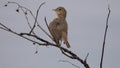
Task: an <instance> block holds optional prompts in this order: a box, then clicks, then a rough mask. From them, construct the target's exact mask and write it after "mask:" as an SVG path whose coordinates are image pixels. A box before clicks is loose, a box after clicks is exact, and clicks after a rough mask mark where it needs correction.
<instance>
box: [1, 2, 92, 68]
mask: <svg viewBox="0 0 120 68" xmlns="http://www.w3.org/2000/svg"><path fill="white" fill-rule="evenodd" d="M8 3H13V4H17V5H18V6H19V7H21V8H22V9H21V10H22V11H23V12H24V13H25V11H24V9H25V10H27V11H29V12H30V14H31V15H32V17H33V18H34V19H35V22H34V25H33V27H32V28H31V26H30V23H29V21H28V17H27V16H26V15H25V18H26V20H27V22H28V25H29V27H30V29H31V30H30V32H29V33H23V32H20V33H17V32H15V31H13V30H11V29H10V28H8V27H6V26H5V25H3V24H2V23H0V25H1V26H0V29H3V30H5V31H8V32H11V33H13V34H15V35H18V36H20V37H22V38H24V39H26V40H28V41H30V42H32V43H36V44H38V45H40V46H54V47H56V48H58V49H60V51H61V52H62V54H63V55H65V56H67V57H68V58H70V59H75V60H77V61H79V62H80V63H81V64H83V65H84V67H85V68H90V67H89V65H88V63H87V62H86V60H87V57H86V59H85V60H82V59H81V58H80V57H78V56H77V55H76V54H75V53H73V52H72V51H70V50H68V49H66V48H64V47H62V46H59V44H57V43H55V44H54V43H52V42H49V41H47V40H45V39H43V38H40V37H39V36H37V35H35V34H34V33H33V34H32V32H33V31H34V28H35V27H36V24H37V25H38V27H39V28H40V29H41V30H42V31H43V32H44V33H45V34H46V35H47V36H49V37H50V38H51V39H52V40H53V38H52V37H51V35H49V34H48V33H47V32H46V31H45V30H44V29H43V28H42V27H41V26H40V25H39V24H38V21H37V17H38V13H39V10H40V7H41V6H42V5H43V4H45V2H44V3H42V4H41V5H40V6H39V8H38V10H37V13H36V17H35V16H34V15H33V13H32V11H31V10H29V9H28V8H26V7H23V6H21V5H19V4H18V3H16V2H8ZM45 23H46V26H47V28H48V30H49V31H50V29H49V27H48V23H47V20H46V17H45ZM30 37H32V38H35V39H36V40H37V41H35V40H32V39H31V38H30ZM53 41H54V40H53ZM54 42H55V41H54Z"/></svg>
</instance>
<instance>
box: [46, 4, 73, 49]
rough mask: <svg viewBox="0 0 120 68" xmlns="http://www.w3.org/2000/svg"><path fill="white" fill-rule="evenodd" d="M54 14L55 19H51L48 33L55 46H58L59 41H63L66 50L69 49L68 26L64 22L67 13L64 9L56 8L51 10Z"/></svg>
mask: <svg viewBox="0 0 120 68" xmlns="http://www.w3.org/2000/svg"><path fill="white" fill-rule="evenodd" d="M53 11H55V12H56V14H57V17H56V18H55V19H53V20H52V21H51V22H50V24H49V26H48V27H49V30H50V33H51V35H52V37H53V39H54V41H55V42H56V43H57V44H60V41H63V42H64V44H66V46H67V48H70V47H71V46H70V44H69V42H68V37H67V36H68V24H67V21H66V15H67V11H66V9H65V8H64V7H61V6H60V7H57V8H56V9H53Z"/></svg>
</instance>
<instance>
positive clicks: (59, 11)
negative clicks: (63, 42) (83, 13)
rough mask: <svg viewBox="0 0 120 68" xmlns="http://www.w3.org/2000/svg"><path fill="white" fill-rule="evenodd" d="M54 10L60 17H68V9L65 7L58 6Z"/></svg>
mask: <svg viewBox="0 0 120 68" xmlns="http://www.w3.org/2000/svg"><path fill="white" fill-rule="evenodd" d="M53 10H54V11H55V12H56V13H57V15H58V17H63V18H66V10H65V8H64V7H58V8H56V9H53Z"/></svg>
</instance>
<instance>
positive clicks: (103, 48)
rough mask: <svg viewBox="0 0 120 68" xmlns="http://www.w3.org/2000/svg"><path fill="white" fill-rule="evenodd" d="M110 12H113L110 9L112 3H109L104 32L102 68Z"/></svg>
mask: <svg viewBox="0 0 120 68" xmlns="http://www.w3.org/2000/svg"><path fill="white" fill-rule="evenodd" d="M110 13H111V10H110V5H109V3H108V15H107V19H106V28H105V33H104V40H103V47H102V55H101V61H100V68H102V64H103V57H104V49H105V42H106V35H107V30H108V21H109V17H110Z"/></svg>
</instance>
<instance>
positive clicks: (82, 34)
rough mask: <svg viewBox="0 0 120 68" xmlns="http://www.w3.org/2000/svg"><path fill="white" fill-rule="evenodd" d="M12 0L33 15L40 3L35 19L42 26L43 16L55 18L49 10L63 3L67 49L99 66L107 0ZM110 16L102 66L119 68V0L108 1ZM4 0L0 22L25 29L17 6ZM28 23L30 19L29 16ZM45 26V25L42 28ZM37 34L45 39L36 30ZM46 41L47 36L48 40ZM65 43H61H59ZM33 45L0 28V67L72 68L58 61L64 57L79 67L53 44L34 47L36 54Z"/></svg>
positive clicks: (25, 25)
mask: <svg viewBox="0 0 120 68" xmlns="http://www.w3.org/2000/svg"><path fill="white" fill-rule="evenodd" d="M10 1H15V2H17V3H19V4H21V5H23V6H25V7H27V8H29V9H31V10H32V11H33V12H34V14H35V12H36V10H37V8H38V6H39V5H40V3H42V2H44V1H45V2H46V4H45V5H44V6H42V8H41V10H40V13H39V16H38V21H39V23H41V25H42V26H43V27H45V24H44V17H45V16H46V17H47V21H48V22H50V21H51V20H52V19H53V18H55V17H56V16H55V12H53V11H52V9H54V8H56V7H58V6H63V7H65V8H66V10H67V13H68V15H67V22H68V25H69V31H68V35H69V36H68V38H69V42H70V44H71V48H70V50H71V51H73V52H75V53H76V54H77V55H78V56H80V57H81V58H82V59H84V58H85V56H86V55H87V53H89V54H90V55H89V57H88V63H89V65H90V67H91V68H99V63H100V56H101V48H102V42H103V34H104V29H105V21H106V16H107V13H108V10H107V0H73V1H72V0H66V1H65V0H52V1H51V0H10ZM109 2H110V7H111V15H110V20H109V29H108V33H107V39H106V48H105V56H104V63H103V68H119V67H120V66H119V64H120V59H119V57H120V54H119V52H120V49H119V48H120V46H119V45H120V36H119V35H120V30H119V29H120V8H119V6H120V0H110V1H109ZM6 3H7V1H6V0H0V22H3V23H4V24H5V25H7V26H8V27H10V28H12V29H13V30H15V31H17V32H18V31H20V32H21V31H22V32H24V31H28V30H29V29H28V28H29V27H28V25H27V22H26V20H25V18H24V15H23V14H22V13H21V12H20V13H17V12H15V10H16V8H17V6H16V5H12V4H11V5H9V6H8V7H3V6H4V5H5V4H6ZM30 21H31V23H32V22H34V21H33V19H31V18H30ZM45 29H46V27H45ZM36 32H37V34H38V35H39V36H41V37H43V38H45V39H48V37H46V36H45V35H44V33H42V32H41V31H40V30H39V29H36ZM48 40H49V39H48ZM63 46H65V45H63ZM35 49H36V47H35V46H34V45H33V44H32V43H31V42H29V41H27V40H25V39H22V38H20V37H18V36H16V35H14V34H11V33H8V32H5V31H3V30H0V68H75V67H73V66H72V65H70V64H68V63H61V62H58V61H59V60H68V61H70V62H72V63H74V64H76V65H78V66H80V68H84V67H83V65H81V64H80V63H79V62H76V61H75V60H71V59H69V58H67V57H65V56H64V55H62V54H61V52H60V51H59V50H58V49H56V48H54V47H38V51H39V52H38V54H34V52H35Z"/></svg>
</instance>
